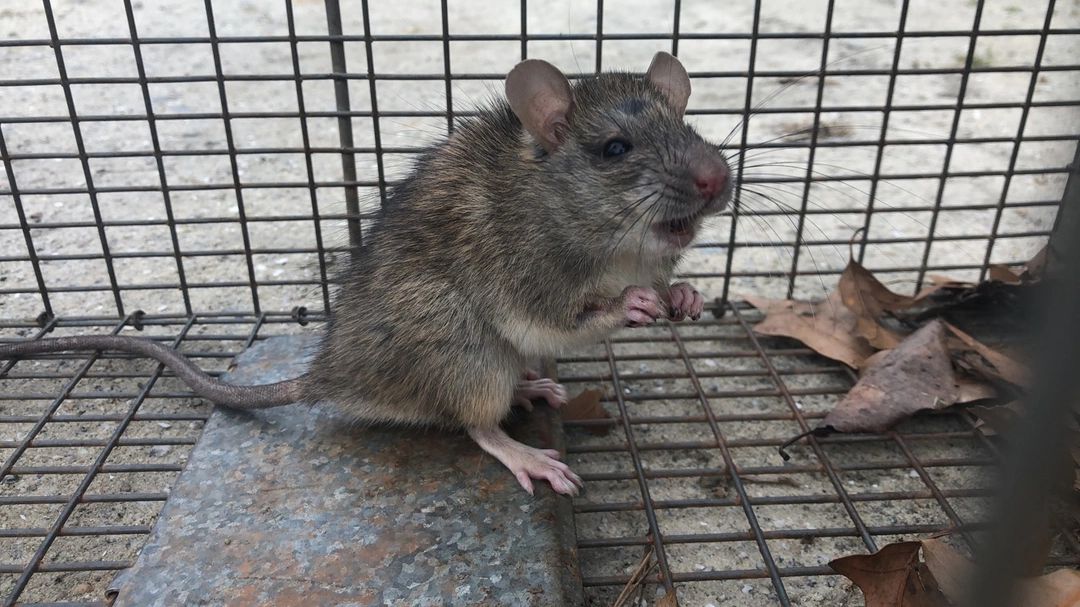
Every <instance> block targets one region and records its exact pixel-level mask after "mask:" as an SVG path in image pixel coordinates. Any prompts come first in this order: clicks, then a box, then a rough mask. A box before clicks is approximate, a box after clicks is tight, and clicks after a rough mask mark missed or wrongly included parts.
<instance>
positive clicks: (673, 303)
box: [668, 282, 705, 320]
mask: <svg viewBox="0 0 1080 607" xmlns="http://www.w3.org/2000/svg"><path fill="white" fill-rule="evenodd" d="M668 301H669V303H670V307H671V309H670V313H671V320H683V319H685V318H687V317H689V318H692V319H694V320H697V319H699V318H701V312H702V311H703V310H704V309H705V297H704V296H702V294H701V293H699V292H698V291H697V290H696V289H694V287H692V286H690V283H686V282H677V283H675V284H673V285H671V286H670V287H668Z"/></svg>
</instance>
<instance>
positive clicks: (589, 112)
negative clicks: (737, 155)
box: [506, 53, 732, 255]
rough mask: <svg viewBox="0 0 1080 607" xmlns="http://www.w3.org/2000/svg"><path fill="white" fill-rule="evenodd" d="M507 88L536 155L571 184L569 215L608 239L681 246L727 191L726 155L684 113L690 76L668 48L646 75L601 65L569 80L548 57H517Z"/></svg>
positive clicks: (651, 246)
mask: <svg viewBox="0 0 1080 607" xmlns="http://www.w3.org/2000/svg"><path fill="white" fill-rule="evenodd" d="M506 96H507V98H508V99H509V101H510V107H511V108H512V109H513V111H514V114H516V115H517V117H518V119H519V120H520V121H521V123H522V125H523V126H524V127H525V130H526V131H528V132H529V134H530V135H532V138H533V139H534V140H535V143H536V149H535V154H534V157H535V158H536V161H537V162H538V163H542V164H545V165H547V166H546V167H545V168H546V169H547V170H546V171H545V173H546V174H548V175H550V176H552V178H553V179H557V180H560V181H563V182H565V183H564V185H566V186H567V187H566V188H563V189H569V190H571V191H573V192H574V199H573V200H567V201H566V204H567V205H572V207H573V208H572V209H571V212H572V213H573V214H574V217H575V222H576V223H579V224H588V225H585V226H583V227H586V228H591V229H592V230H593V231H594V233H596V235H597V236H598V237H600V238H611V239H612V242H611V244H610V246H613V247H620V246H621V247H626V248H630V247H632V248H633V249H634V250H637V251H640V252H642V253H646V254H653V255H671V254H675V253H678V252H679V251H681V250H682V249H683V248H685V247H686V246H687V245H688V244H689V243H690V241H691V240H692V239H693V238H694V236H695V235H696V233H697V231H698V229H699V228H700V227H701V222H702V219H703V218H704V217H706V216H708V215H711V214H716V213H719V212H720V211H722V210H723V209H724V207H725V206H726V205H727V203H728V201H729V200H730V198H731V191H732V183H731V178H730V170H729V168H728V164H727V161H726V160H725V159H724V156H723V155H722V154H721V153H720V150H719V149H718V148H717V147H716V146H714V145H711V144H709V143H708V142H706V141H705V140H704V139H702V138H701V136H700V135H698V134H697V133H696V132H695V131H694V130H693V129H692V128H690V126H688V125H687V124H686V123H685V122H684V121H683V112H684V111H685V110H686V102H687V99H688V98H689V96H690V78H689V77H688V76H687V74H686V70H685V69H683V66H682V64H680V63H679V60H678V59H676V58H675V57H673V56H671V55H669V54H667V53H657V54H656V56H655V57H654V58H653V61H652V64H651V65H650V66H649V69H648V71H647V72H646V74H645V77H644V78H641V77H635V76H632V75H630V74H622V73H612V74H601V75H599V76H597V77H595V78H588V79H585V80H582V81H580V82H578V83H577V84H576V85H575V86H573V87H571V86H570V83H569V82H568V81H567V79H566V77H565V76H564V75H563V74H562V73H561V72H560V71H559V70H558V69H556V68H555V67H554V66H552V65H551V64H549V63H547V62H544V61H539V60H535V59H531V60H528V61H523V62H521V63H519V64H518V65H517V67H515V68H514V69H513V70H512V71H511V72H510V74H509V75H508V76H507V77H506ZM616 243H618V244H616Z"/></svg>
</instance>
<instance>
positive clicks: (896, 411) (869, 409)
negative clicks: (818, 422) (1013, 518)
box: [822, 320, 958, 432]
mask: <svg viewBox="0 0 1080 607" xmlns="http://www.w3.org/2000/svg"><path fill="white" fill-rule="evenodd" d="M957 392H958V388H957V386H956V378H955V375H954V374H953V370H952V364H951V363H950V361H949V352H948V348H947V347H946V346H945V327H944V324H943V323H942V322H941V321H940V320H934V321H931V322H929V323H927V324H926V325H924V326H923V327H922V328H921V329H919V330H918V331H916V332H915V333H912V334H911V336H909V337H908V338H907V339H905V340H904V341H903V342H902V343H901V344H900V345H899V346H897V347H896V348H894V349H892V350H889V351H888V353H887V354H885V355H884V356H882V357H881V358H880V359H879V360H878V361H877V363H876V364H875V365H874V366H872V367H868V368H867V369H866V371H865V372H864V373H863V375H862V377H860V378H859V381H858V382H857V383H856V384H855V386H854V387H852V388H851V390H850V391H849V392H848V393H847V395H846V396H844V398H843V400H841V401H840V402H839V403H838V404H837V405H836V407H835V408H834V409H833V410H832V411H830V412H829V413H828V415H826V416H825V419H824V421H823V422H822V427H823V428H832V429H833V430H837V431H840V432H884V431H885V430H888V429H889V428H890V427H892V426H893V425H894V424H895V423H897V422H899V421H900V420H902V419H904V418H906V417H908V416H910V415H912V414H914V413H915V412H917V411H922V410H924V409H940V408H942V407H947V406H949V405H951V404H953V403H954V402H956V398H957Z"/></svg>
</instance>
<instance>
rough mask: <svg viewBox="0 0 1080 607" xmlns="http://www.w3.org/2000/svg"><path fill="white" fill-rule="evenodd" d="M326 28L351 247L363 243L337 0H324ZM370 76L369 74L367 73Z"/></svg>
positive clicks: (347, 87) (339, 8)
mask: <svg viewBox="0 0 1080 607" xmlns="http://www.w3.org/2000/svg"><path fill="white" fill-rule="evenodd" d="M326 29H327V32H328V33H329V34H330V36H331V38H332V39H331V40H330V64H331V69H332V70H333V73H334V74H335V75H336V76H337V77H335V78H334V103H335V105H336V106H337V111H338V117H337V122H338V139H339V141H340V142H341V177H342V179H343V180H344V181H345V210H346V212H347V213H348V215H349V219H348V221H347V225H348V226H349V245H350V246H351V247H352V248H353V249H354V250H355V249H359V248H360V246H361V245H362V244H363V238H362V237H361V235H360V194H359V192H358V191H357V189H356V155H355V154H354V153H353V150H354V149H355V145H354V144H353V132H352V116H350V115H349V112H351V111H352V105H351V104H350V103H349V80H348V78H347V77H346V76H345V74H347V73H348V69H346V66H345V42H344V41H343V40H341V38H336V39H333V37H334V36H341V35H342V28H341V5H340V4H339V3H338V0H326ZM369 77H370V74H369Z"/></svg>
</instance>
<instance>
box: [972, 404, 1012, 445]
mask: <svg viewBox="0 0 1080 607" xmlns="http://www.w3.org/2000/svg"><path fill="white" fill-rule="evenodd" d="M1021 406H1022V405H1021V404H1020V403H1019V402H1018V401H1013V402H1011V403H1009V404H1007V405H999V406H997V407H969V408H968V409H967V410H968V411H970V412H971V414H972V415H974V416H975V417H976V418H978V420H979V421H977V422H975V427H976V428H977V429H978V430H979V431H980V432H982V433H983V434H985V435H986V436H994V435H997V434H1001V433H1002V432H1003V431H1004V430H1005V429H1006V428H1008V427H1009V426H1011V425H1013V423H1015V422H1016V418H1018V417H1020V415H1022V413H1021Z"/></svg>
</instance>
